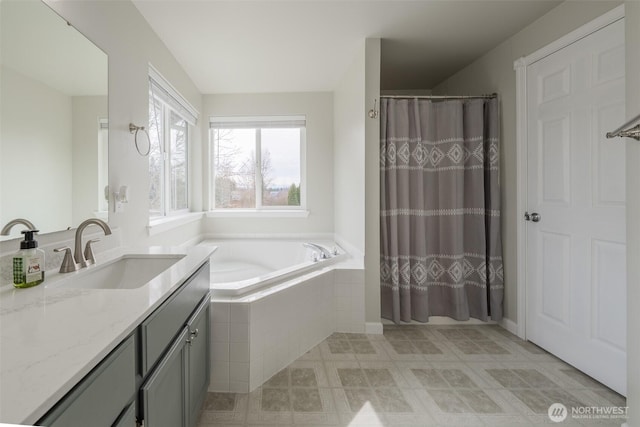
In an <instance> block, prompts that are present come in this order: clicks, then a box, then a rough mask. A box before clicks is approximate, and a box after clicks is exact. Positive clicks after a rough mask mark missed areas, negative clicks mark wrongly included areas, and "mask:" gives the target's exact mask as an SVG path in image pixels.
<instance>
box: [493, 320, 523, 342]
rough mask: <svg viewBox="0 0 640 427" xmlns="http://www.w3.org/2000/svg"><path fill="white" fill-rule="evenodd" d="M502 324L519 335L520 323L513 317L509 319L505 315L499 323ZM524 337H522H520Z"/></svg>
mask: <svg viewBox="0 0 640 427" xmlns="http://www.w3.org/2000/svg"><path fill="white" fill-rule="evenodd" d="M498 324H499V325H500V326H502V327H503V328H505V329H506V330H507V331H509V332H511V333H512V334H514V335H518V324H517V323H516V322H514V321H513V320H511V319H507V318H506V317H503V318H502V320H501V321H500V322H499V323H498ZM520 338H522V337H520Z"/></svg>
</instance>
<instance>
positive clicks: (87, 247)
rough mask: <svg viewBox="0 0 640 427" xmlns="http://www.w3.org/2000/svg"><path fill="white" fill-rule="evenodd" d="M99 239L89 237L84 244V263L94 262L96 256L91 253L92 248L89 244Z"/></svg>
mask: <svg viewBox="0 0 640 427" xmlns="http://www.w3.org/2000/svg"><path fill="white" fill-rule="evenodd" d="M99 241H100V239H91V240H89V241H88V242H87V244H86V245H85V247H84V259H85V260H86V265H92V264H95V263H96V257H95V256H94V255H93V248H92V247H91V244H92V243H95V242H99Z"/></svg>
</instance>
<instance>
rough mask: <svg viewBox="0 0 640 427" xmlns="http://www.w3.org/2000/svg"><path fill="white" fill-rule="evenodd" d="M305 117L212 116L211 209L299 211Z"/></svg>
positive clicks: (302, 203) (302, 199) (301, 205)
mask: <svg viewBox="0 0 640 427" xmlns="http://www.w3.org/2000/svg"><path fill="white" fill-rule="evenodd" d="M305 133H306V132H305V118H304V117H303V116H295V117H212V118H211V120H210V141H211V165H212V170H213V173H212V176H213V193H214V197H213V198H212V199H213V208H214V209H252V210H261V209H295V210H303V209H305V196H306V195H305V187H304V164H305Z"/></svg>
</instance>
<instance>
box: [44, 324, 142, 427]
mask: <svg viewBox="0 0 640 427" xmlns="http://www.w3.org/2000/svg"><path fill="white" fill-rule="evenodd" d="M135 348H136V346H135V340H134V336H133V335H132V336H130V337H129V338H127V339H126V340H125V341H123V342H122V343H121V344H120V345H119V346H118V347H116V349H115V350H113V351H112V352H111V354H109V355H108V356H107V357H106V358H105V359H104V360H103V361H102V362H101V363H100V364H99V365H98V366H97V367H96V368H95V369H94V370H93V371H92V372H91V373H89V374H88V375H87V376H86V377H85V378H84V379H83V380H82V381H81V382H80V383H79V384H78V385H77V386H76V387H75V388H74V389H73V390H71V392H69V394H67V396H65V397H64V398H63V399H62V400H61V401H60V402H59V403H58V405H57V406H56V407H55V408H54V409H53V410H52V411H51V412H49V414H48V415H47V416H45V418H43V420H41V422H40V425H43V426H49V427H76V426H77V427H86V426H88V425H91V426H95V427H110V426H112V425H113V423H114V422H115V421H116V419H117V418H118V415H120V413H121V412H122V410H123V408H125V407H126V406H127V403H128V402H131V401H132V399H133V397H134V395H135V391H136V380H135V378H136V354H135Z"/></svg>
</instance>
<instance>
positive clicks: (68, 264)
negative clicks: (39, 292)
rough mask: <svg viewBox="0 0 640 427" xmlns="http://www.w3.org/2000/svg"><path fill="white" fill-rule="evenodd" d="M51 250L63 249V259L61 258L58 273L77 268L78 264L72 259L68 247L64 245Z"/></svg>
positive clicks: (59, 250)
mask: <svg viewBox="0 0 640 427" xmlns="http://www.w3.org/2000/svg"><path fill="white" fill-rule="evenodd" d="M53 251H54V252H62V251H64V259H63V260H62V264H61V265H60V273H71V272H72V271H76V270H78V264H76V260H75V259H73V254H72V253H71V248H70V247H68V246H64V247H62V248H55V249H54V250H53Z"/></svg>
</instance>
